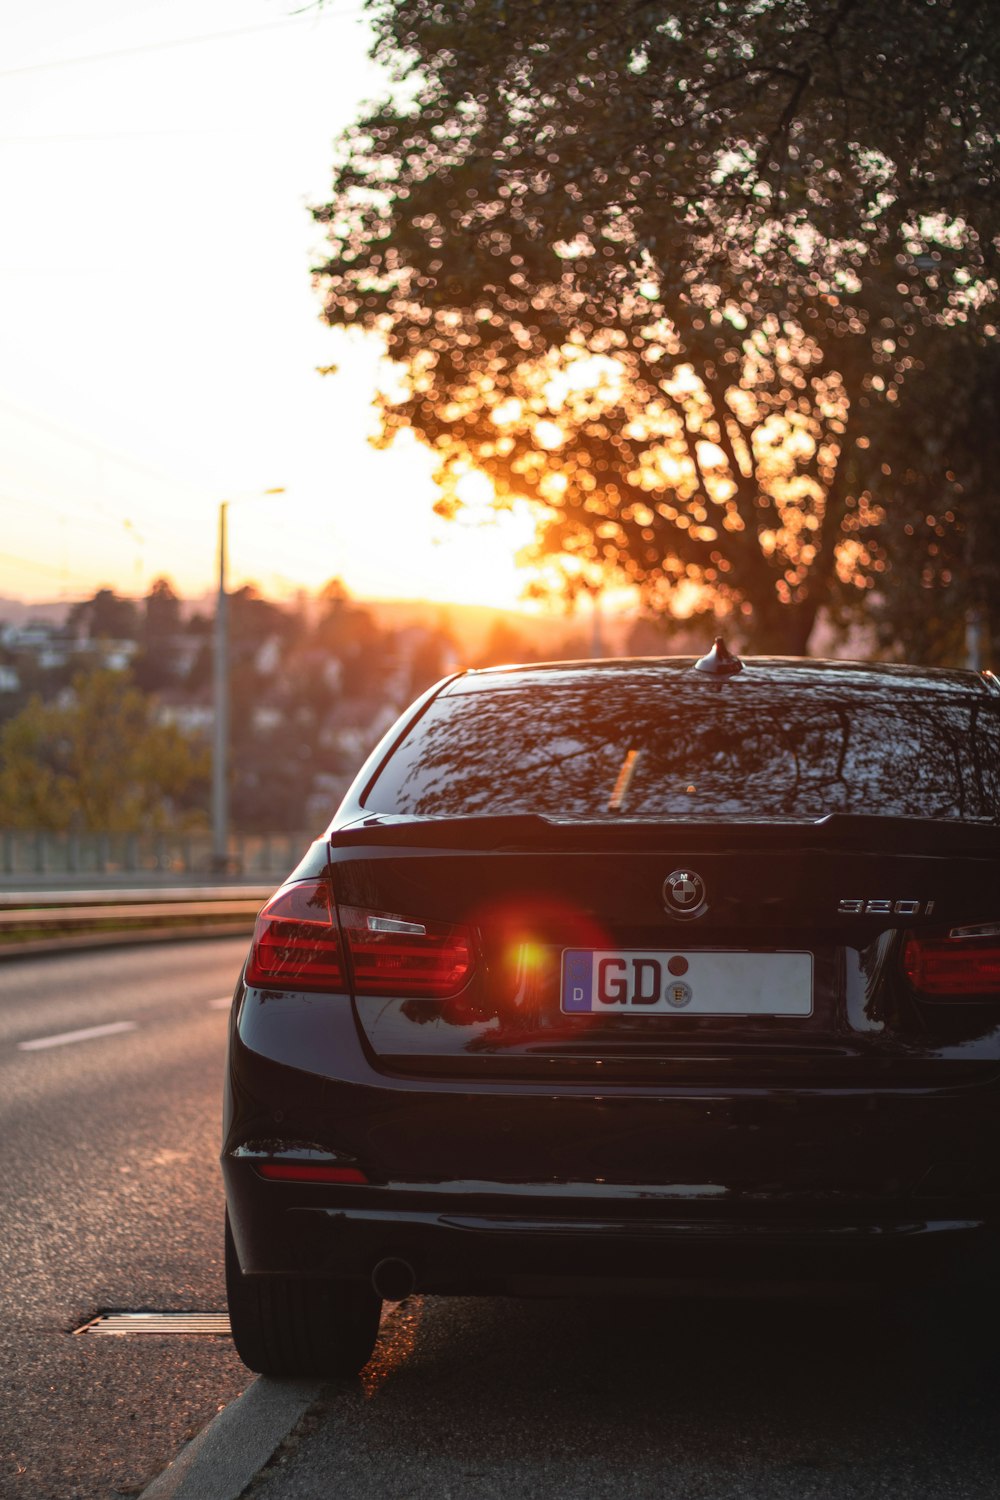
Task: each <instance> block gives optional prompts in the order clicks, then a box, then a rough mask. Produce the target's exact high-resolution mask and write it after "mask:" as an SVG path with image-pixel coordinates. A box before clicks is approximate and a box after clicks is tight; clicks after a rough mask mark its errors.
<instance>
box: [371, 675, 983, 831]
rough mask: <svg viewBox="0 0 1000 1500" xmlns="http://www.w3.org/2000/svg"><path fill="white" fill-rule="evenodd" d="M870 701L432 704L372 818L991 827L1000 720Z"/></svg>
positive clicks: (663, 694)
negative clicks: (531, 816) (907, 820)
mask: <svg viewBox="0 0 1000 1500" xmlns="http://www.w3.org/2000/svg"><path fill="white" fill-rule="evenodd" d="M887 696H888V697H890V698H891V695H884V696H880V697H878V698H877V699H875V700H874V701H865V702H860V703H849V702H837V701H836V700H833V699H831V698H830V697H829V696H827V695H824V696H823V697H822V699H820V700H819V701H811V700H806V701H803V699H802V698H801V697H799V698H792V697H791V696H789V697H788V698H787V699H786V700H784V701H782V699H781V698H780V697H778V698H773V699H771V700H769V701H766V702H764V701H748V699H747V697H746V696H745V695H741V696H739V697H737V696H736V695H732V696H727V697H722V696H721V695H720V694H719V693H717V692H713V693H711V694H707V693H702V692H698V693H693V694H692V693H687V694H686V693H684V692H683V691H678V689H677V686H676V685H674V684H671V685H669V686H663V685H662V684H661V683H658V682H655V681H649V682H648V683H641V684H637V683H635V682H634V681H632V682H629V683H614V682H609V683H608V684H607V685H606V687H603V688H602V691H601V693H600V694H599V695H598V694H595V692H594V690H593V684H592V683H588V684H587V687H586V689H583V688H581V689H580V690H576V689H574V688H573V686H572V685H569V684H559V685H557V686H555V687H552V686H548V687H546V688H545V689H544V690H543V689H541V688H539V687H536V686H534V685H523V686H518V687H514V688H511V689H508V690H496V691H493V692H482V691H479V692H476V693H470V694H464V695H463V694H459V695H456V696H452V697H449V696H443V697H441V698H439V699H437V700H435V701H434V702H433V703H432V704H431V705H430V707H429V708H428V709H427V711H426V712H425V713H424V715H423V716H422V718H421V719H420V720H419V721H418V723H417V724H416V725H415V726H414V727H413V728H412V729H411V730H410V732H409V733H408V734H407V735H406V737H405V738H404V740H403V741H402V743H401V744H400V745H399V746H398V747H397V749H396V750H395V752H394V753H393V755H392V756H391V758H390V759H389V761H388V763H387V764H386V765H385V766H384V768H383V770H382V771H381V773H380V774H379V776H378V778H377V779H376V781H375V783H374V785H373V786H372V787H371V789H370V792H369V794H368V796H367V797H366V799H365V806H366V807H368V808H371V809H372V810H374V811H378V812H393V813H407V814H416V815H420V816H440V815H448V816H454V815H462V814H473V813H525V812H534V813H542V814H546V815H548V816H550V817H557V818H558V817H561V818H604V817H629V818H647V817H697V816H705V817H726V818H754V819H756V818H768V817H785V818H818V817H822V816H824V815H825V814H826V813H832V812H851V813H876V814H883V815H890V814H892V815H897V816H910V817H930V818H952V819H964V820H968V821H987V822H991V821H995V820H996V819H997V809H998V805H1000V715H998V713H997V711H996V709H995V707H994V706H993V705H991V704H984V702H983V701H982V700H981V699H979V698H973V697H972V696H971V695H968V696H965V695H963V696H961V697H959V696H958V695H956V698H955V699H954V700H952V701H949V699H947V698H944V697H943V696H940V695H939V696H938V697H936V698H931V697H930V696H929V695H924V696H918V695H913V696H911V697H909V698H904V697H902V695H900V698H899V701H890V702H888V703H887V702H886V701H885V699H886V697H887Z"/></svg>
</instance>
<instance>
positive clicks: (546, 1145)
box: [222, 991, 1000, 1292]
mask: <svg viewBox="0 0 1000 1500" xmlns="http://www.w3.org/2000/svg"><path fill="white" fill-rule="evenodd" d="M249 994H250V995H251V996H252V997H253V1003H252V1004H249V1005H246V1006H239V1007H237V1011H236V1013H235V1014H234V1017H233V1022H232V1028H231V1035H230V1050H229V1067H228V1083H227V1090H226V1108H225V1144H224V1150H223V1156H222V1166H223V1175H224V1179H225V1186H226V1197H227V1202H228V1206H229V1213H230V1218H231V1221H232V1225H233V1233H234V1238H235V1242H236V1247H237V1251H238V1254H239V1258H240V1263H241V1265H242V1267H243V1270H244V1271H245V1272H247V1273H248V1274H289V1275H311V1276H343V1277H368V1276H369V1275H370V1274H371V1271H372V1268H373V1267H374V1265H375V1264H376V1263H377V1262H378V1261H379V1260H382V1259H385V1258H399V1259H402V1260H405V1261H406V1262H407V1263H408V1264H410V1265H412V1267H413V1269H414V1272H415V1276H416V1284H417V1286H418V1287H419V1288H420V1289H421V1290H424V1291H428V1292H461V1291H468V1292H478V1291H519V1290H527V1289H530V1287H531V1286H533V1285H536V1284H538V1283H540V1282H551V1283H552V1284H554V1285H558V1286H563V1287H565V1288H570V1287H572V1286H573V1285H574V1284H578V1283H579V1281H580V1279H581V1278H582V1279H589V1278H598V1279H600V1280H602V1281H604V1282H606V1283H612V1282H620V1283H624V1284H627V1285H632V1286H636V1285H641V1284H643V1283H646V1282H650V1281H652V1282H657V1283H659V1282H665V1281H676V1280H683V1281H687V1282H692V1281H704V1280H710V1281H716V1280H720V1279H736V1280H751V1281H763V1282H771V1283H774V1282H783V1281H801V1280H808V1281H829V1280H856V1279H863V1280H867V1279H879V1280H890V1281H891V1280H894V1279H910V1278H916V1279H926V1278H927V1277H931V1278H936V1277H940V1276H947V1275H951V1274H953V1273H954V1268H955V1266H956V1263H961V1264H963V1265H964V1266H966V1267H968V1266H969V1265H970V1264H971V1265H974V1266H975V1265H982V1266H984V1267H986V1266H990V1265H992V1264H997V1265H1000V1152H998V1151H997V1150H996V1143H997V1142H998V1141H1000V1092H998V1091H997V1090H996V1089H995V1088H993V1087H973V1088H969V1089H964V1090H962V1089H940V1090H934V1089H921V1090H915V1089H912V1090H897V1091H894V1092H893V1091H888V1090H886V1091H876V1090H867V1089H866V1090H856V1091H849V1090H843V1089H839V1090H820V1089H817V1090H800V1091H796V1090H791V1089H781V1090H778V1089H751V1088H747V1089H743V1090H732V1089H720V1090H705V1089H697V1090H695V1089H675V1090H672V1091H671V1090H667V1089H664V1088H663V1087H652V1086H650V1087H616V1086H615V1085H614V1084H609V1085H608V1086H606V1087H604V1088H601V1089H600V1091H599V1092H598V1091H597V1090H595V1088H594V1087H593V1086H592V1085H583V1084H579V1083H576V1084H574V1083H565V1082H560V1081H556V1080H553V1081H551V1082H549V1083H545V1082H541V1081H537V1080H536V1081H532V1082H531V1083H518V1082H514V1081H507V1082H504V1081H500V1080H493V1081H488V1080H483V1079H479V1080H475V1079H461V1080H460V1079H442V1078H434V1077H422V1078H414V1077H405V1078H401V1077H393V1076H391V1075H389V1074H387V1073H385V1072H382V1071H379V1070H378V1069H377V1068H376V1067H375V1066H374V1065H373V1062H372V1060H371V1058H370V1057H369V1056H368V1054H367V1052H366V1050H365V1048H364V1046H363V1044H362V1041H361V1038H360V1036H359V1033H358V1029H357V1027H356V1024H355V1022H354V1017H353V1013H352V1010H351V1007H350V1003H349V1002H347V1001H346V1000H345V1001H344V1002H343V1003H340V1002H339V1001H338V1002H337V1003H331V1001H330V998H329V997H326V996H322V995H319V996H305V995H303V996H297V997H296V996H288V995H281V996H276V995H269V994H266V993H262V992H253V991H251V992H249ZM302 1153H306V1154H308V1155H309V1156H310V1157H312V1158H313V1159H316V1158H317V1157H318V1156H322V1155H323V1154H324V1153H326V1154H328V1155H329V1157H330V1158H336V1159H337V1160H340V1161H346V1162H352V1163H356V1164H357V1165H358V1166H359V1167H360V1168H361V1169H362V1170H363V1172H364V1173H365V1174H366V1176H367V1177H368V1179H369V1182H368V1184H367V1185H358V1186H351V1185H343V1184H338V1185H329V1184H319V1183H294V1182H275V1181H268V1180H265V1179H264V1178H262V1177H261V1175H260V1173H259V1172H258V1170H257V1167H256V1165H255V1161H257V1162H259V1161H260V1159H261V1158H263V1157H268V1156H272V1157H276V1158H281V1157H283V1158H285V1159H287V1158H289V1157H292V1158H294V1157H296V1156H300V1155H302Z"/></svg>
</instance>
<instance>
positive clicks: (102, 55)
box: [0, 7, 364, 78]
mask: <svg viewBox="0 0 1000 1500" xmlns="http://www.w3.org/2000/svg"><path fill="white" fill-rule="evenodd" d="M363 14H364V8H363V7H355V8H353V9H351V10H327V9H325V8H322V9H320V10H318V11H316V12H315V13H314V14H313V15H308V16H307V15H305V14H303V13H301V12H300V13H299V14H297V15H294V16H284V17H283V18H282V19H281V20H280V21H258V22H257V23H256V24H255V25H252V26H235V27H233V28H232V30H230V31H206V32H202V33H200V34H198V35H196V36H178V37H169V38H167V39H165V40H164V41H161V42H143V43H140V44H139V45H137V46H135V47H116V48H114V49H113V50H112V51H109V52H87V53H83V54H81V55H79V56H77V57H58V58H53V59H52V60H51V61H49V62H41V63H25V64H24V65H23V66H21V67H19V68H0V78H14V77H17V76H19V75H20V74H22V73H42V72H46V71H48V70H49V69H50V68H75V67H81V66H85V65H86V64H88V63H95V62H114V61H116V60H117V59H118V58H121V57H137V56H138V55H139V54H140V53H142V52H164V51H167V50H168V49H169V48H173V47H197V46H200V45H202V44H203V43H205V42H224V41H228V39H229V38H230V37H233V36H247V35H249V34H251V33H252V32H255V31H274V30H275V29H276V28H278V27H286V26H295V25H298V24H299V23H300V22H301V21H304V20H315V19H317V18H318V19H325V18H326V17H327V16H329V17H332V18H333V19H335V20H351V19H354V18H355V17H359V16H362V15H363Z"/></svg>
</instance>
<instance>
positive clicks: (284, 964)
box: [246, 880, 475, 1000]
mask: <svg viewBox="0 0 1000 1500" xmlns="http://www.w3.org/2000/svg"><path fill="white" fill-rule="evenodd" d="M338 914H339V917H340V927H341V930H342V931H343V939H344V946H343V947H342V946H341V940H340V936H339V933H338V929H337V916H338ZM345 950H346V961H345ZM348 964H349V970H350V974H351V977H352V979H353V984H352V985H351V988H352V989H353V991H354V993H355V994H358V995H401V996H406V997H410V996H424V997H427V998H429V999H440V1000H444V999H448V998H450V997H451V996H452V995H457V994H458V993H459V991H460V990H462V989H464V988H465V986H466V985H467V984H468V982H469V979H470V978H471V976H472V970H473V968H474V966H475V960H474V956H473V947H472V937H471V933H470V932H469V931H468V929H467V928H464V927H456V926H452V925H451V924H449V923H445V922H421V921H415V920H411V919H409V918H408V917H400V916H395V915H392V914H391V913H388V912H376V911H363V910H361V909H360V908H359V907H356V906H344V907H341V908H340V909H339V913H338V912H337V910H336V909H335V908H334V907H333V905H332V903H331V900H330V889H329V886H328V884H327V882H326V881H325V880H304V881H300V882H299V883H297V884H296V885H289V886H286V887H285V888H284V889H283V890H280V891H278V893H277V895H275V896H272V897H271V899H270V901H269V902H268V903H267V905H266V906H265V907H264V909H263V910H262V911H261V913H260V916H259V917H258V918H257V926H256V929H255V931H254V936H253V944H252V946H251V949H250V957H249V959H248V961H247V969H246V982H247V984H252V985H255V986H257V987H259V988H261V989H285V990H344V989H347V988H348V984H349V981H348Z"/></svg>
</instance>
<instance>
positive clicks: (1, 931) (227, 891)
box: [0, 885, 273, 957]
mask: <svg viewBox="0 0 1000 1500" xmlns="http://www.w3.org/2000/svg"><path fill="white" fill-rule="evenodd" d="M272 889H273V887H272V886H270V885H268V886H260V887H245V888H243V889H240V890H238V891H237V890H234V889H233V887H232V886H229V887H225V886H216V887H204V888H197V887H186V888H175V889H172V890H141V891H136V890H114V891H46V892H44V893H41V892H38V891H31V892H6V893H4V894H2V895H0V956H7V957H14V956H15V955H18V956H20V955H29V954H40V953H51V952H54V951H57V950H59V949H66V948H72V947H96V946H100V945H103V944H111V943H115V944H117V943H127V942H153V941H156V940H157V939H158V938H159V939H163V938H178V937H224V936H232V937H238V936H240V935H241V934H246V933H249V932H250V931H252V929H253V923H254V919H255V917H256V915H257V913H258V912H259V910H260V908H261V906H262V905H263V903H264V902H265V901H266V899H267V897H268V896H269V895H270V894H271V891H272Z"/></svg>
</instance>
